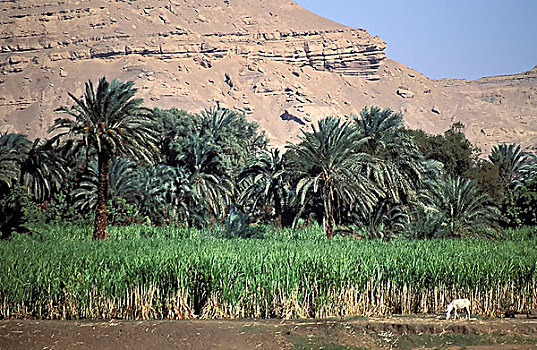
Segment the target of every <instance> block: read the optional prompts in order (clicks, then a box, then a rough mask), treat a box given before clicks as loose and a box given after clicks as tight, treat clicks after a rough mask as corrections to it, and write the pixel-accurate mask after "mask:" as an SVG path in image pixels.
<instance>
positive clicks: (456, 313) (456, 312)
mask: <svg viewBox="0 0 537 350" xmlns="http://www.w3.org/2000/svg"><path fill="white" fill-rule="evenodd" d="M455 319H457V309H456V308H455Z"/></svg>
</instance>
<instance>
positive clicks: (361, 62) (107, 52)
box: [0, 0, 386, 79]
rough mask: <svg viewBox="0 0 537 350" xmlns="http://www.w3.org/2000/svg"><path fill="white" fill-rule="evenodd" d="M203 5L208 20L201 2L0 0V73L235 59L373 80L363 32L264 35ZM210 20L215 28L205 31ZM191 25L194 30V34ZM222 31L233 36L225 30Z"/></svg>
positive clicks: (246, 19) (372, 49)
mask: <svg viewBox="0 0 537 350" xmlns="http://www.w3.org/2000/svg"><path fill="white" fill-rule="evenodd" d="M201 2H203V1H201ZM206 2H208V3H211V5H210V6H209V5H206V6H205V7H209V8H211V11H212V12H208V13H209V14H213V16H210V15H209V14H205V16H204V15H203V14H202V13H204V12H203V11H201V12H200V10H199V9H198V7H200V8H202V6H201V4H197V3H195V2H194V1H190V0H189V1H185V3H186V5H185V4H182V3H177V4H175V5H174V4H172V2H170V4H168V5H164V4H162V5H163V6H161V7H158V6H145V7H144V5H143V4H141V3H138V2H132V1H122V2H119V3H118V2H110V3H105V2H102V1H77V2H70V1H65V2H58V3H46V2H43V1H39V0H38V1H34V2H30V1H19V2H16V3H13V2H3V3H1V4H0V14H1V18H2V21H1V22H2V28H3V30H2V33H1V37H0V69H1V70H2V73H3V74H4V75H6V74H10V73H18V72H22V71H24V69H26V67H28V66H29V65H38V66H43V65H46V64H47V63H49V62H53V61H64V60H65V61H75V60H91V59H114V58H116V57H118V56H124V55H141V56H147V55H151V56H155V57H157V58H161V59H163V60H183V59H192V58H196V57H198V58H199V57H202V58H204V59H207V60H218V59H221V58H224V57H227V56H233V55H238V56H241V57H244V58H247V59H250V60H271V61H276V62H283V63H286V64H292V65H297V66H311V67H313V68H314V69H316V70H319V71H330V72H335V73H340V74H343V75H352V76H363V77H365V78H368V79H377V78H378V68H379V65H380V63H381V62H382V60H384V59H385V53H384V49H385V47H386V45H385V43H384V42H383V41H382V40H381V39H380V38H378V37H371V36H370V35H369V34H368V33H367V32H366V31H365V30H362V29H353V28H347V27H343V26H335V25H330V26H328V27H329V28H327V29H321V30H293V29H287V28H285V26H283V28H282V29H279V28H276V29H275V30H272V31H269V30H266V31H265V30H263V29H268V28H267V26H262V25H261V26H260V25H258V23H257V22H259V21H260V19H256V18H252V17H250V16H243V17H240V18H233V17H234V16H229V17H230V18H228V20H229V22H226V23H225V25H221V23H220V22H222V21H224V20H223V19H222V18H221V17H223V16H222V13H224V14H225V13H227V12H226V11H227V7H226V4H227V6H229V2H224V1H222V2H221V1H212V2H211V1H206ZM220 2H221V4H220ZM103 4H107V5H108V6H103ZM192 11H193V12H192ZM204 11H205V12H207V11H208V10H206V9H204ZM190 12H192V13H190ZM270 13H272V12H270ZM214 14H219V16H218V17H217V18H215V17H214ZM281 16H284V14H282V15H281ZM224 17H225V16H224ZM212 20H214V22H215V23H213V24H214V25H210V24H211V21H212ZM200 24H202V26H201V27H200V26H199V25H200ZM196 26H198V27H199V28H197V29H198V30H200V31H198V30H194V29H196ZM276 26H277V24H276ZM228 28H234V29H235V30H232V31H231V30H230V31H226V30H225V29H228ZM214 29H217V30H214Z"/></svg>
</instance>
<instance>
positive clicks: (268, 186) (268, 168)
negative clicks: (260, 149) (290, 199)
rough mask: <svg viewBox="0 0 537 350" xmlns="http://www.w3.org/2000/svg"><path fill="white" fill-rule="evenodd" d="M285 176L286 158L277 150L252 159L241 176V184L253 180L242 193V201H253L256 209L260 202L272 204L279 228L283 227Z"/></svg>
mask: <svg viewBox="0 0 537 350" xmlns="http://www.w3.org/2000/svg"><path fill="white" fill-rule="evenodd" d="M284 174H285V166H284V158H283V156H282V154H281V152H280V150H279V149H277V148H276V149H272V150H270V152H266V153H263V154H261V155H260V156H259V157H256V158H252V159H250V160H249V161H248V162H247V163H246V167H245V169H244V170H243V171H242V172H241V174H240V176H239V179H240V182H241V183H246V182H247V181H245V180H246V179H247V178H250V179H251V181H250V182H248V184H247V185H246V188H245V189H244V191H243V192H242V196H241V200H240V201H241V202H245V201H247V200H248V199H250V200H253V207H254V208H255V207H257V205H258V203H259V202H261V203H263V204H265V205H268V204H269V203H270V204H272V205H273V208H274V217H275V221H276V225H277V226H278V227H279V228H281V225H282V200H283V199H284V198H285V197H286V196H285V191H286V190H285V185H286V183H285V180H284Z"/></svg>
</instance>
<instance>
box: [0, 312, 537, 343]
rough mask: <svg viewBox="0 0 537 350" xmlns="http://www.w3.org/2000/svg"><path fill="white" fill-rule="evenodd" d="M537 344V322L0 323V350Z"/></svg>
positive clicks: (405, 319)
mask: <svg viewBox="0 0 537 350" xmlns="http://www.w3.org/2000/svg"><path fill="white" fill-rule="evenodd" d="M416 348H422V349H517V350H518V349H537V320H529V319H472V320H469V321H467V320H456V321H446V320H442V319H440V317H431V316H427V317H417V316H416V317H414V316H412V317H389V318H368V319H344V320H342V319H330V320H307V321H281V320H238V321H227V320H185V321H118V320H111V321H41V320H3V321H0V349H2V350H3V349H40V350H45V349H195V350H198V349H199V350H202V349H304V350H305V349H325V350H326V349H332V350H336V349H339V350H343V349H416Z"/></svg>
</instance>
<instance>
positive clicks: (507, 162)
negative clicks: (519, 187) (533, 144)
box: [489, 143, 528, 190]
mask: <svg viewBox="0 0 537 350" xmlns="http://www.w3.org/2000/svg"><path fill="white" fill-rule="evenodd" d="M489 160H490V162H491V163H492V164H494V165H496V166H498V169H499V172H500V179H501V180H502V184H503V187H504V190H506V189H507V188H508V187H510V186H511V185H512V184H513V183H514V182H515V180H517V179H518V178H519V177H520V171H521V170H522V168H523V165H524V164H525V163H526V162H527V160H528V156H527V155H526V153H525V152H523V151H522V150H521V147H520V145H516V144H511V145H507V144H505V143H502V144H499V145H495V146H494V147H492V150H491V152H490V155H489Z"/></svg>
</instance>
